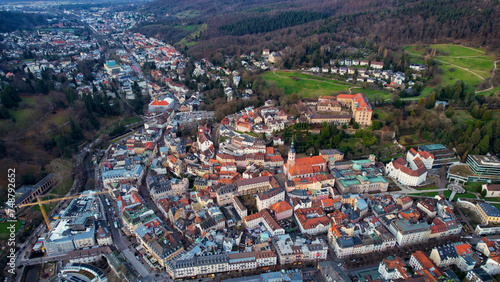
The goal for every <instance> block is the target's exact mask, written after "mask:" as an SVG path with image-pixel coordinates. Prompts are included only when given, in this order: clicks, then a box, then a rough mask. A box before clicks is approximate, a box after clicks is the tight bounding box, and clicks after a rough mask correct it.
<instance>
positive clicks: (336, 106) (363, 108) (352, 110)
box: [297, 93, 373, 126]
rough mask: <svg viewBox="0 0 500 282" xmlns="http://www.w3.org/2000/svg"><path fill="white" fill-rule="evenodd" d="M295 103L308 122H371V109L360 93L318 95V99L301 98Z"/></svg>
mask: <svg viewBox="0 0 500 282" xmlns="http://www.w3.org/2000/svg"><path fill="white" fill-rule="evenodd" d="M297 105H298V107H299V109H300V111H301V112H302V114H303V116H305V117H306V119H307V120H308V122H310V123H323V122H328V123H334V124H337V125H343V124H347V123H349V122H350V121H351V119H354V121H355V122H357V123H358V124H359V125H362V126H370V125H371V124H372V114H373V109H372V107H371V105H370V103H369V102H368V99H367V98H366V97H365V96H364V95H363V94H361V93H358V94H339V95H338V96H320V97H319V98H318V100H312V99H303V100H300V101H299V102H297Z"/></svg>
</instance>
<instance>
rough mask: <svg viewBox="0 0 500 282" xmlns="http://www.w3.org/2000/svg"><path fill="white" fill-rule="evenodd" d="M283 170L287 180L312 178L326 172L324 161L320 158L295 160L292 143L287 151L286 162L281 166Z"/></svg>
mask: <svg viewBox="0 0 500 282" xmlns="http://www.w3.org/2000/svg"><path fill="white" fill-rule="evenodd" d="M283 170H284V173H285V175H286V177H287V178H288V180H292V179H294V178H307V177H312V176H315V175H318V174H321V173H324V172H327V169H326V161H325V160H324V159H323V157H321V156H311V157H303V158H298V159H297V158H296V152H295V147H294V145H293V142H292V145H291V146H290V150H289V151H288V160H287V161H286V164H285V165H284V166H283Z"/></svg>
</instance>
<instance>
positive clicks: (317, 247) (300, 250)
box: [273, 234, 328, 265]
mask: <svg viewBox="0 0 500 282" xmlns="http://www.w3.org/2000/svg"><path fill="white" fill-rule="evenodd" d="M273 245H274V248H275V250H276V253H277V255H278V259H279V263H280V264H281V265H283V264H290V263H296V262H305V261H312V260H325V259H326V257H327V254H328V245H327V244H326V242H324V241H323V240H322V239H320V238H316V239H315V240H314V241H312V242H308V241H307V240H306V239H305V238H303V237H300V236H298V237H296V238H295V239H292V237H290V235H289V234H283V235H279V236H276V237H274V238H273Z"/></svg>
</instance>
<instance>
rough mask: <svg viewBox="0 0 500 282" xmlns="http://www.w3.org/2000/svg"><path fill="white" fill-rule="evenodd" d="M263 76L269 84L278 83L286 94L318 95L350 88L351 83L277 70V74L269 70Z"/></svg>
mask: <svg viewBox="0 0 500 282" xmlns="http://www.w3.org/2000/svg"><path fill="white" fill-rule="evenodd" d="M262 77H263V78H264V79H265V80H266V82H267V83H268V85H269V84H270V83H273V82H274V83H276V84H277V86H278V87H279V88H282V89H283V90H284V92H285V94H286V95H290V94H292V93H297V94H298V95H299V96H300V97H318V96H322V95H330V94H332V93H334V92H338V91H341V90H348V89H349V85H347V84H346V83H345V82H340V81H336V80H333V79H327V78H322V77H316V76H312V75H306V74H302V73H296V72H285V71H276V74H275V73H274V72H272V71H268V72H265V73H264V74H262ZM293 77H295V79H294V78H293ZM313 79H314V80H313Z"/></svg>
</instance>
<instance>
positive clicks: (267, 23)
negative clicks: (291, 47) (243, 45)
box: [219, 11, 328, 36]
mask: <svg viewBox="0 0 500 282" xmlns="http://www.w3.org/2000/svg"><path fill="white" fill-rule="evenodd" d="M327 16H328V14H326V13H319V12H309V11H288V12H283V13H280V14H278V15H275V16H261V17H251V18H248V19H244V20H241V21H237V22H234V23H232V24H228V25H223V26H221V27H219V30H220V31H222V32H223V33H224V34H227V35H236V36H241V35H245V34H255V33H262V32H269V31H273V30H278V29H283V28H287V27H291V26H296V25H302V24H305V23H308V22H312V21H316V20H320V19H324V18H326V17H327Z"/></svg>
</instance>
